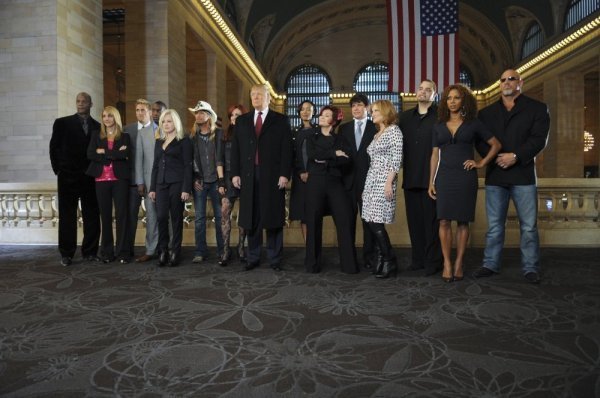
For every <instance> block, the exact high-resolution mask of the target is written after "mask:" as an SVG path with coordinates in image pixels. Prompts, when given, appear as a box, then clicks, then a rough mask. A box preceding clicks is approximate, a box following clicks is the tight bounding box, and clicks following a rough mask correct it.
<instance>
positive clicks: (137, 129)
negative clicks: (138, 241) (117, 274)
mask: <svg viewBox="0 0 600 398" xmlns="http://www.w3.org/2000/svg"><path fill="white" fill-rule="evenodd" d="M151 115H152V114H151V104H150V102H148V101H147V100H145V99H138V100H137V101H136V104H135V116H136V118H137V122H136V123H132V124H130V125H128V126H127V127H125V132H126V133H129V135H130V136H131V145H132V148H131V152H132V153H133V154H135V155H134V156H133V160H132V165H133V167H132V173H133V175H132V181H133V182H134V183H135V185H134V186H133V187H132V189H131V191H130V197H129V203H130V206H129V207H130V213H129V215H130V217H129V223H128V230H127V235H128V238H129V239H130V240H131V241H130V242H128V243H130V250H131V252H132V255H133V247H134V244H135V233H136V230H137V222H138V214H139V210H140V203H141V198H144V205H145V207H146V252H145V253H144V254H143V255H142V256H140V257H138V258H137V259H136V260H135V261H136V262H137V263H143V262H146V261H149V260H151V259H152V258H154V256H155V255H156V245H157V244H158V224H157V222H156V208H155V204H154V202H152V201H151V200H150V199H149V198H147V194H148V192H147V189H146V188H147V187H148V186H150V178H151V175H152V164H153V163H154V142H155V141H156V139H155V134H156V131H157V129H158V126H157V125H156V124H155V123H154V122H153V121H152V119H151ZM134 143H135V144H134ZM134 197H135V204H134Z"/></svg>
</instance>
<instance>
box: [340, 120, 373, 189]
mask: <svg viewBox="0 0 600 398" xmlns="http://www.w3.org/2000/svg"><path fill="white" fill-rule="evenodd" d="M354 123H355V122H354V120H352V121H351V122H347V123H344V124H342V125H341V126H340V127H339V131H338V133H339V134H340V135H341V136H342V137H344V138H345V139H346V141H347V142H348V143H349V144H350V148H351V150H352V155H351V158H352V159H353V167H350V168H348V169H347V172H345V173H344V187H345V188H346V189H348V190H352V191H353V192H354V197H355V198H356V199H357V200H360V195H362V191H363V189H364V188H365V180H366V179H367V172H368V171H369V165H370V164H371V158H370V157H369V154H367V147H368V146H369V144H371V141H373V137H375V133H376V132H377V127H375V124H374V123H373V122H372V121H370V120H367V124H366V125H365V132H364V133H363V137H362V140H361V141H360V147H359V148H358V150H357V149H356V144H355V142H356V141H355V139H354Z"/></svg>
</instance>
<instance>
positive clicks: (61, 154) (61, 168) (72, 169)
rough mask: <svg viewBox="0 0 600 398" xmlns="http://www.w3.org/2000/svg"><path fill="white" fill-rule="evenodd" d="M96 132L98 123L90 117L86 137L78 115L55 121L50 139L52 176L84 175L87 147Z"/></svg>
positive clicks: (87, 160)
mask: <svg viewBox="0 0 600 398" xmlns="http://www.w3.org/2000/svg"><path fill="white" fill-rule="evenodd" d="M97 131H100V123H98V122H97V121H96V120H94V119H93V118H92V117H91V116H89V117H88V134H87V135H86V134H85V132H84V131H83V126H82V124H81V118H80V117H79V115H78V114H74V115H71V116H65V117H61V118H58V119H56V120H55V121H54V125H53V126H52V138H50V163H51V165H52V170H53V171H54V174H56V175H58V173H61V172H64V173H69V174H84V173H85V172H86V170H87V168H88V166H89V164H90V161H89V159H88V157H87V147H88V145H89V143H90V138H91V136H92V135H93V133H94V132H97Z"/></svg>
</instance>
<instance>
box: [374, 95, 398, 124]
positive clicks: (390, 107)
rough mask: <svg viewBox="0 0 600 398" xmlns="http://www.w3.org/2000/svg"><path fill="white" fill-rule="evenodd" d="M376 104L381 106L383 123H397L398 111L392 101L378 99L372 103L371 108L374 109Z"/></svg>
mask: <svg viewBox="0 0 600 398" xmlns="http://www.w3.org/2000/svg"><path fill="white" fill-rule="evenodd" d="M374 106H376V107H378V108H379V113H381V116H383V123H384V124H385V125H386V126H389V125H390V124H396V121H397V119H398V112H397V111H396V107H395V106H394V104H392V102H391V101H388V100H377V101H375V102H373V103H372V104H371V109H373V107H374Z"/></svg>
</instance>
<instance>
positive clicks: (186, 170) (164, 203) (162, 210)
mask: <svg viewBox="0 0 600 398" xmlns="http://www.w3.org/2000/svg"><path fill="white" fill-rule="evenodd" d="M158 125H159V133H160V138H159V139H158V140H156V145H155V147H154V165H153V167H152V180H151V183H150V191H149V193H148V196H149V197H150V199H152V200H153V201H155V202H156V213H157V219H158V251H159V253H160V254H159V258H158V265H159V266H165V265H169V266H171V267H174V266H176V265H177V264H179V261H180V256H181V241H182V235H183V210H184V204H185V202H186V201H187V200H188V199H189V198H190V193H191V192H192V172H193V166H192V162H193V151H192V142H191V140H190V139H189V138H188V137H186V136H185V135H184V132H183V127H182V124H181V119H180V118H179V115H178V114H177V112H176V111H175V110H174V109H167V110H166V111H164V112H163V114H162V115H161V116H160V119H159V123H158ZM169 215H170V216H171V224H172V226H173V236H172V238H171V255H170V256H169V251H168V250H169V249H168V247H169Z"/></svg>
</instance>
